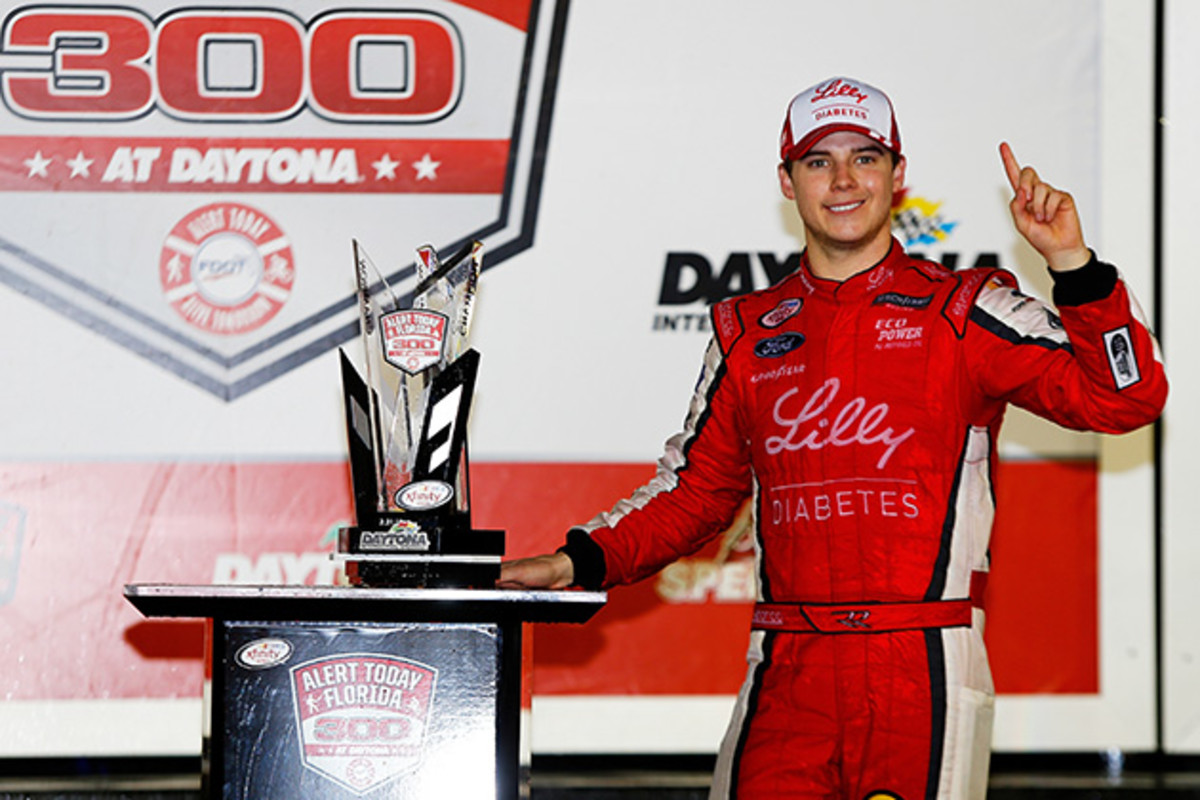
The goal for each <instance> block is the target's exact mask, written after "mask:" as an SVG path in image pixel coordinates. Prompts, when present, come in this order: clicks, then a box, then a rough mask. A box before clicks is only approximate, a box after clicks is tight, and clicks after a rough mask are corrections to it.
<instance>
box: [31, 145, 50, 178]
mask: <svg viewBox="0 0 1200 800" xmlns="http://www.w3.org/2000/svg"><path fill="white" fill-rule="evenodd" d="M53 160H54V159H52V158H44V157H43V156H42V151H41V150H38V151H37V152H36V153H34V154H33V158H27V159H25V166H27V167H29V175H28V176H27V177H30V178H32V177H33V176H35V175H36V176H38V177H39V178H48V177H50V176H49V174H48V173H47V172H46V167H48V166H50V162H51V161H53Z"/></svg>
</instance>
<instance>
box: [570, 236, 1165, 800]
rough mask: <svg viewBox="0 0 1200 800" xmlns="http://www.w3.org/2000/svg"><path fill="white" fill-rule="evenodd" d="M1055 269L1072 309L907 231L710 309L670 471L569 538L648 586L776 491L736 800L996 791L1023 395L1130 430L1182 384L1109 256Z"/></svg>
mask: <svg viewBox="0 0 1200 800" xmlns="http://www.w3.org/2000/svg"><path fill="white" fill-rule="evenodd" d="M1055 282H1056V283H1055V288H1054V300H1055V304H1056V306H1057V307H1058V313H1057V314H1056V313H1055V312H1054V311H1053V310H1052V309H1051V308H1050V307H1049V306H1047V305H1046V304H1044V303H1042V302H1041V301H1039V300H1037V299H1034V298H1031V297H1027V296H1025V295H1023V294H1022V293H1021V292H1020V291H1019V290H1018V288H1017V284H1016V280H1015V278H1013V276H1012V275H1011V274H1010V273H1008V272H1005V271H1003V270H985V269H971V270H964V271H959V272H951V271H949V270H947V269H945V268H943V267H941V266H940V265H938V264H934V263H931V262H927V261H921V260H917V259H914V258H910V257H909V256H908V255H906V254H905V253H904V251H903V249H902V248H901V246H900V245H899V243H898V242H893V244H892V248H891V250H890V252H889V254H888V255H887V257H886V258H884V260H883V261H881V262H880V263H879V264H877V265H875V266H874V267H873V268H871V269H869V270H867V271H864V272H862V273H859V274H857V275H855V276H854V277H852V278H850V279H849V280H847V281H845V282H842V283H838V282H834V281H828V280H822V279H819V278H816V277H814V276H813V274H812V272H811V271H810V269H809V267H808V261H807V258H803V259H802V260H801V266H800V268H799V269H798V270H797V271H796V272H795V273H793V274H792V275H791V276H789V277H788V278H787V279H785V280H784V281H782V282H781V283H779V284H777V285H775V286H773V287H771V288H769V289H765V290H762V291H759V292H755V293H752V294H749V295H745V296H742V297H737V298H732V299H729V300H726V301H724V302H722V303H720V304H718V305H716V306H715V307H714V308H713V312H712V323H713V330H714V336H713V341H712V342H711V343H710V345H709V349H708V351H707V354H706V356H705V363H704V368H703V371H702V374H701V378H700V381H699V383H698V384H697V387H696V391H695V393H694V395H693V398H692V401H691V405H690V408H689V412H688V415H687V418H686V422H685V426H684V429H683V431H682V432H681V433H679V434H677V435H676V436H674V437H672V438H671V439H670V440H668V442H667V445H666V451H665V454H664V455H663V457H662V459H661V461H660V462H659V469H658V473H657V475H656V476H655V478H653V479H652V481H651V482H650V483H648V484H647V485H646V486H644V487H642V488H641V489H639V490H637V491H636V492H635V493H634V494H633V495H632V496H631V497H630V498H629V499H628V500H624V501H622V502H620V503H618V504H617V505H616V507H614V508H613V510H612V511H610V512H607V513H604V514H601V515H599V516H597V517H596V518H595V519H594V520H592V521H591V522H590V523H588V524H587V525H585V526H581V527H580V528H577V529H574V530H572V531H571V532H570V533H569V534H568V539H567V544H566V546H565V547H564V548H563V550H564V551H565V552H567V553H568V554H569V555H570V556H571V558H572V560H573V562H574V564H575V570H576V572H575V574H576V582H577V583H579V584H581V585H584V586H590V587H598V586H613V585H617V584H624V583H630V582H633V581H637V580H640V579H642V578H645V577H648V576H650V575H652V574H654V573H655V572H656V571H657V570H659V569H660V568H662V567H663V566H665V565H666V564H668V563H670V562H671V561H673V560H675V559H677V558H679V557H681V556H684V555H687V554H689V553H693V552H695V551H696V550H698V549H699V548H701V547H702V546H703V545H704V544H705V543H706V542H708V541H709V540H711V539H712V538H713V537H715V536H717V535H718V534H719V533H720V532H721V531H723V530H724V529H725V528H726V527H728V525H729V524H730V522H731V521H732V519H733V518H734V515H735V514H736V512H737V510H738V508H739V506H740V505H741V504H742V503H743V502H744V501H745V499H746V498H747V497H751V498H753V507H754V512H755V513H754V517H755V555H756V569H757V577H758V598H759V601H760V604H759V605H758V607H757V608H756V611H755V615H754V624H753V626H752V627H753V630H752V633H751V643H750V650H749V657H748V661H749V669H748V672H747V677H746V681H745V683H744V685H743V687H742V690H741V693H740V694H739V697H738V702H737V706H736V709H735V712H734V717H733V720H732V722H731V724H730V727H729V731H728V733H727V735H726V738H725V741H724V743H723V744H722V747H721V751H720V755H719V757H718V762H717V772H716V775H715V777H714V787H713V795H712V796H713V797H738V798H743V800H744V799H745V798H773V799H774V800H779V799H780V798H846V799H847V800H862V799H863V798H876V797H878V798H896V797H898V798H903V799H904V800H920V799H922V798H954V800H963V798H982V797H983V796H984V792H985V789H986V782H987V766H988V757H989V756H988V754H989V750H990V742H991V728H992V704H993V696H994V692H993V688H992V681H991V674H990V671H989V668H988V663H987V656H986V653H985V651H984V645H983V638H982V624H983V612H982V610H981V608H978V607H977V608H972V606H979V605H980V603H979V598H978V594H979V588H980V586H981V585H982V580H981V578H982V577H983V576H985V575H986V571H987V569H988V538H989V536H990V532H991V527H992V517H993V510H994V509H993V499H994V493H993V487H992V481H993V475H994V474H995V468H996V460H997V456H996V437H997V433H998V431H999V428H1000V423H1001V420H1002V418H1003V416H1004V411H1005V407H1006V404H1008V403H1015V404H1017V405H1019V406H1022V407H1024V408H1026V409H1029V410H1030V411H1033V412H1034V413H1036V414H1039V415H1041V416H1043V417H1046V418H1048V419H1050V420H1053V421H1055V422H1057V423H1058V424H1060V425H1063V426H1065V427H1068V428H1073V429H1090V430H1097V431H1104V432H1124V431H1129V430H1132V429H1134V428H1138V427H1140V426H1142V425H1145V424H1147V423H1149V422H1152V421H1153V420H1155V419H1156V418H1157V417H1158V415H1159V414H1160V412H1161V409H1162V407H1163V404H1164V402H1165V400H1166V394H1167V383H1166V378H1165V376H1164V373H1163V369H1162V365H1161V361H1160V356H1159V353H1158V347H1157V343H1156V342H1155V341H1154V339H1153V337H1152V335H1151V334H1150V332H1149V331H1148V330H1147V328H1146V326H1145V324H1144V323H1143V322H1142V321H1141V319H1140V311H1138V310H1137V307H1136V304H1135V303H1134V301H1133V299H1132V297H1131V296H1130V295H1129V293H1128V292H1127V289H1126V287H1125V285H1124V283H1123V282H1122V281H1121V280H1120V278H1119V275H1118V272H1117V270H1116V269H1115V268H1114V267H1112V266H1111V265H1108V264H1105V263H1102V262H1099V261H1097V260H1096V259H1095V257H1093V258H1092V260H1091V261H1090V262H1089V264H1088V265H1087V266H1086V267H1084V268H1082V269H1080V270H1076V271H1073V272H1070V273H1063V274H1056V275H1055ZM1060 315H1061V316H1060ZM973 590H974V591H973Z"/></svg>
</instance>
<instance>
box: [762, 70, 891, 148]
mask: <svg viewBox="0 0 1200 800" xmlns="http://www.w3.org/2000/svg"><path fill="white" fill-rule="evenodd" d="M837 131H856V132H858V133H862V134H866V135H867V136H870V137H871V138H872V139H874V140H875V141H877V142H879V143H880V144H881V145H883V146H884V147H885V148H887V149H888V150H890V151H892V152H893V153H896V154H897V155H899V154H900V128H899V126H897V124H896V114H895V112H894V110H893V109H892V101H891V100H889V99H888V96H887V95H886V94H884V93H883V92H881V91H880V90H879V89H876V88H875V87H874V86H871V85H869V84H866V83H863V82H861V81H856V80H852V79H850V78H831V79H829V80H827V81H824V82H823V83H818V84H817V85H816V86H813V87H811V88H809V89H805V90H804V91H803V92H801V93H800V94H798V95H796V96H795V97H793V98H792V101H791V103H789V104H788V110H787V116H786V117H785V118H784V121H783V133H782V135H781V137H780V148H779V157H780V158H781V159H782V160H784V161H789V160H793V159H797V158H800V157H802V156H803V155H804V154H805V153H807V152H808V151H809V150H811V149H812V147H813V145H815V144H816V143H817V142H818V141H820V140H821V139H822V138H823V137H825V136H827V135H829V134H831V133H835V132H837Z"/></svg>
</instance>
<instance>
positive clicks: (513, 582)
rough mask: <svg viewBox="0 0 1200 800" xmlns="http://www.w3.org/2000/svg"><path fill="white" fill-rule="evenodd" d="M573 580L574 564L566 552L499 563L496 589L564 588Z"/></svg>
mask: <svg viewBox="0 0 1200 800" xmlns="http://www.w3.org/2000/svg"><path fill="white" fill-rule="evenodd" d="M574 580H575V564H574V562H572V561H571V558H570V556H568V555H567V554H566V553H548V554H546V555H543V556H533V557H532V558H519V559H517V560H515V561H506V562H504V563H503V564H501V565H500V579H499V580H497V581H496V588H497V589H565V588H567V587H568V586H570V585H571V584H572V583H573V582H574Z"/></svg>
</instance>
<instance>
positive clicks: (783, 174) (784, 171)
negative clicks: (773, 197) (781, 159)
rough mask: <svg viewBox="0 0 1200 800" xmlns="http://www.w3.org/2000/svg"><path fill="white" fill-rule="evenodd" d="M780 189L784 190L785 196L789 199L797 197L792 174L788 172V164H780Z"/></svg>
mask: <svg viewBox="0 0 1200 800" xmlns="http://www.w3.org/2000/svg"><path fill="white" fill-rule="evenodd" d="M779 191H781V192H783V196H784V197H786V198H787V199H788V200H795V199H796V187H795V186H793V185H792V176H791V174H790V173H789V172H788V168H787V164H782V163H781V164H780V165H779Z"/></svg>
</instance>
